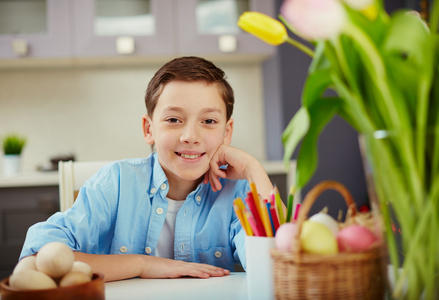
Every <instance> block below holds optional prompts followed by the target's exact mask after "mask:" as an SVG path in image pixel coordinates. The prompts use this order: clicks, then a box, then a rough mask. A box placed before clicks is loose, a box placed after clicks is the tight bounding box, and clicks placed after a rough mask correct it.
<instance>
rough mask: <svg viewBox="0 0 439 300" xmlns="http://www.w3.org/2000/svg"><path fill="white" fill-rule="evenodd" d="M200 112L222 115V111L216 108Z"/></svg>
mask: <svg viewBox="0 0 439 300" xmlns="http://www.w3.org/2000/svg"><path fill="white" fill-rule="evenodd" d="M201 112H202V113H218V114H221V113H222V111H221V110H220V109H219V108H216V107H208V108H205V109H203V110H201Z"/></svg>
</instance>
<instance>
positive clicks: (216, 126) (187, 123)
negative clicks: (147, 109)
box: [143, 81, 233, 184]
mask: <svg viewBox="0 0 439 300" xmlns="http://www.w3.org/2000/svg"><path fill="white" fill-rule="evenodd" d="M143 130H144V138H145V141H146V142H147V143H148V144H150V145H152V144H155V147H156V150H157V153H158V157H159V161H160V164H161V166H162V168H163V170H164V171H165V173H166V176H167V177H168V180H169V181H170V183H171V184H172V183H183V182H186V181H187V182H188V183H189V182H190V184H193V183H194V182H195V181H197V180H199V179H200V178H201V177H202V176H203V175H204V174H205V173H206V172H207V170H208V169H209V162H210V160H211V158H212V156H213V154H214V153H215V152H216V150H217V149H218V147H219V146H220V145H222V144H226V145H229V144H230V142H231V138H232V131H233V120H232V119H230V120H228V121H227V117H226V106H225V103H224V101H223V99H222V98H221V96H220V94H219V91H218V87H217V86H216V85H215V84H207V83H205V82H183V81H172V82H170V83H168V84H167V85H166V86H165V88H164V89H163V91H162V94H161V96H160V98H159V100H158V102H157V105H156V108H155V111H154V115H153V117H152V118H151V117H150V116H147V115H145V116H144V117H143Z"/></svg>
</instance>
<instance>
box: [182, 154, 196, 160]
mask: <svg viewBox="0 0 439 300" xmlns="http://www.w3.org/2000/svg"><path fill="white" fill-rule="evenodd" d="M180 155H181V157H183V158H189V159H194V158H197V157H200V156H201V154H196V155H189V154H183V153H182V154H180Z"/></svg>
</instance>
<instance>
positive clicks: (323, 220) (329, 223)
mask: <svg viewBox="0 0 439 300" xmlns="http://www.w3.org/2000/svg"><path fill="white" fill-rule="evenodd" d="M309 221H311V222H317V223H320V224H322V225H324V226H326V227H327V228H328V229H329V230H330V231H331V232H332V234H333V235H334V236H337V234H338V231H339V228H338V223H337V221H336V220H334V218H332V217H331V216H330V215H328V214H325V213H318V214H315V215H313V216H311V218H309Z"/></svg>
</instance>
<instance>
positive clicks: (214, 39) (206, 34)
mask: <svg viewBox="0 0 439 300" xmlns="http://www.w3.org/2000/svg"><path fill="white" fill-rule="evenodd" d="M177 1H178V11H177V14H178V16H177V20H178V33H177V36H178V44H177V51H178V53H181V54H201V55H217V54H222V55H228V54H243V55H260V56H270V55H272V54H274V51H275V49H274V47H273V46H270V45H267V44H266V43H264V42H262V41H260V40H259V39H257V38H255V37H254V36H252V35H250V34H248V33H246V32H243V31H242V30H241V29H240V28H239V27H238V26H237V25H236V23H237V21H238V18H239V16H240V15H241V13H242V12H244V11H249V10H250V11H259V12H262V13H265V14H267V15H270V16H273V15H274V2H273V1H272V0H177Z"/></svg>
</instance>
